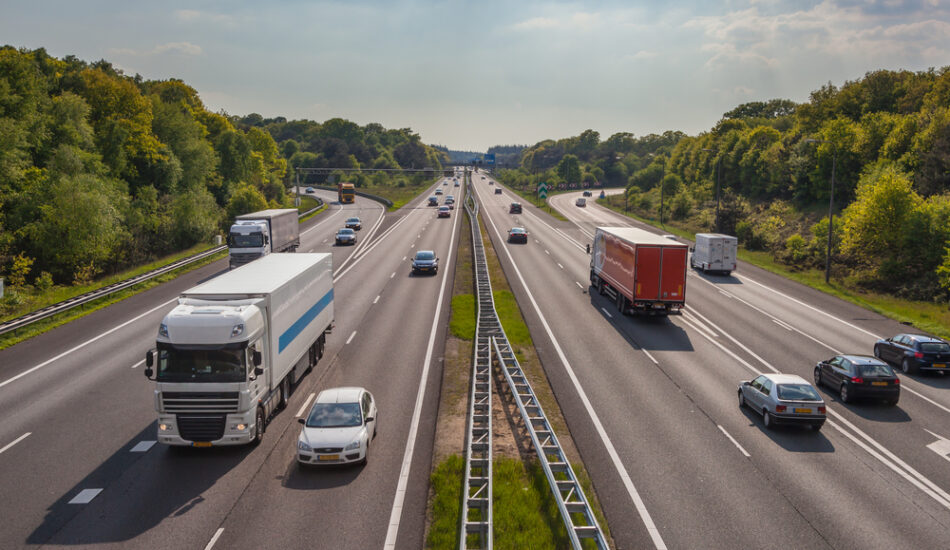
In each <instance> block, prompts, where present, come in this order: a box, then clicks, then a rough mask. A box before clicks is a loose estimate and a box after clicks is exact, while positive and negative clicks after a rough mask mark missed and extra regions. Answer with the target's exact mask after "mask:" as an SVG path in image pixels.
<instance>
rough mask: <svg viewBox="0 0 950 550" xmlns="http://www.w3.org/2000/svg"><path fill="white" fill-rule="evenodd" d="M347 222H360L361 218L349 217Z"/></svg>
mask: <svg viewBox="0 0 950 550" xmlns="http://www.w3.org/2000/svg"><path fill="white" fill-rule="evenodd" d="M346 223H360V219H359V218H347V220H346Z"/></svg>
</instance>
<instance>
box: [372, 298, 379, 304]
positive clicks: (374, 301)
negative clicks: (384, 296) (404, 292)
mask: <svg viewBox="0 0 950 550" xmlns="http://www.w3.org/2000/svg"><path fill="white" fill-rule="evenodd" d="M378 301H379V296H377V297H376V299H375V300H373V304H375V303H376V302H378Z"/></svg>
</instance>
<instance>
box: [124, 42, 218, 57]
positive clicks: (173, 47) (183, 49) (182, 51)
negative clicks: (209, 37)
mask: <svg viewBox="0 0 950 550" xmlns="http://www.w3.org/2000/svg"><path fill="white" fill-rule="evenodd" d="M108 52H109V54H110V55H125V56H150V55H163V54H169V53H170V54H178V55H191V56H196V55H201V52H202V50H201V46H198V45H197V44H192V43H191V42H167V43H165V44H159V45H158V46H155V47H154V48H152V49H151V50H134V49H132V48H110V49H109V50H108Z"/></svg>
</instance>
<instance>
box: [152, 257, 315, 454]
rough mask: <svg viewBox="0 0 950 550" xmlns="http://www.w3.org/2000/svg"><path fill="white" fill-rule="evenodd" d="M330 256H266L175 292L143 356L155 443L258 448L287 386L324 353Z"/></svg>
mask: <svg viewBox="0 0 950 550" xmlns="http://www.w3.org/2000/svg"><path fill="white" fill-rule="evenodd" d="M332 260H333V258H332V256H331V255H330V254H325V253H324V254H269V255H267V256H264V257H263V258H261V259H260V260H257V261H255V262H251V263H249V264H247V265H245V266H243V267H240V268H238V269H235V270H233V271H229V272H227V273H224V274H222V275H220V276H218V277H215V278H213V279H211V280H209V281H207V282H204V283H202V284H200V285H198V286H196V287H194V288H191V289H189V290H187V291H185V292H183V293H182V294H181V296H180V297H179V298H178V303H177V305H176V306H175V307H174V309H172V310H171V311H170V312H169V313H168V314H167V315H166V316H165V317H164V318H163V319H162V322H161V324H159V326H158V331H157V332H158V335H157V337H156V340H154V342H155V349H153V350H150V351H149V352H148V353H147V354H146V355H145V370H144V373H145V376H146V377H147V378H149V379H150V380H154V381H155V386H154V388H153V391H150V392H149V394H150V397H149V401H152V402H154V404H155V405H154V406H155V408H156V409H157V411H158V417H157V423H156V424H157V430H156V431H157V438H156V439H157V440H158V442H159V443H160V444H163V445H177V446H190V447H218V446H223V445H245V444H248V443H251V444H257V443H260V441H261V438H262V437H263V436H264V431H265V426H266V424H267V421H268V419H269V418H271V416H272V415H273V414H274V413H275V412H277V411H279V410H280V409H282V408H284V407H286V406H287V399H288V396H289V395H290V388H291V386H292V385H293V384H295V383H297V382H298V381H299V380H300V379H301V378H302V377H303V375H304V373H305V372H307V371H309V370H311V369H312V368H313V366H314V365H316V364H317V361H318V360H319V359H320V358H321V357H323V350H324V346H325V344H326V334H327V333H328V332H329V331H330V327H331V325H332V323H333V266H332ZM299 319H306V320H307V322H306V323H300V322H299V321H298V320H299ZM298 325H299V326H298ZM288 327H294V330H293V336H292V337H290V338H288V337H287V336H286V335H287V334H288V333H289V329H288ZM153 367H154V370H153ZM153 394H154V395H153ZM152 429H156V428H152ZM153 433H154V432H153ZM275 435H280V434H275Z"/></svg>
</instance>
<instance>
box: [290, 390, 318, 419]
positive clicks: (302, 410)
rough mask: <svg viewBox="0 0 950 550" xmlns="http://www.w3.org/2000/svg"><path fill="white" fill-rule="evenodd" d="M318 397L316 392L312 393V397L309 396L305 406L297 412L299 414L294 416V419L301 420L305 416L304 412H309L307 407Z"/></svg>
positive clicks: (304, 403)
mask: <svg viewBox="0 0 950 550" xmlns="http://www.w3.org/2000/svg"><path fill="white" fill-rule="evenodd" d="M316 396H317V394H316V392H310V395H308V396H307V400H306V401H304V402H303V405H301V406H300V408H299V409H298V410H297V414H295V415H294V418H300V417H301V416H302V415H303V413H304V411H306V410H307V407H308V406H310V401H312V400H313V398H314V397H316Z"/></svg>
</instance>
